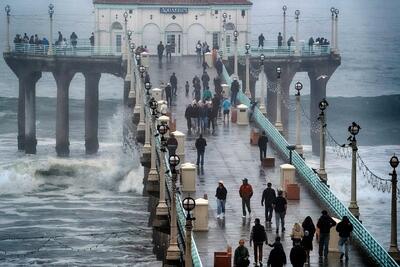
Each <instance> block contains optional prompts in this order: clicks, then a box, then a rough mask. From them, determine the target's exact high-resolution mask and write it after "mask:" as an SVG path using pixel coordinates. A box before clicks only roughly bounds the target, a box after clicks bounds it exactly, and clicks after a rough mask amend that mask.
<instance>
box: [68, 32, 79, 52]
mask: <svg viewBox="0 0 400 267" xmlns="http://www.w3.org/2000/svg"><path fill="white" fill-rule="evenodd" d="M69 39H70V42H71V45H72V47H73V48H74V49H75V48H76V45H77V44H78V35H76V33H75V32H72V33H71V36H70V37H69Z"/></svg>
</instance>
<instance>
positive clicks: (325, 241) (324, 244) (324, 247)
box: [318, 233, 329, 257]
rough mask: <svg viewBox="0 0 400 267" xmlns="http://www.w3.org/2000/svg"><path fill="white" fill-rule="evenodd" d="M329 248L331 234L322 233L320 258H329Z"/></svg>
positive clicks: (320, 236)
mask: <svg viewBox="0 0 400 267" xmlns="http://www.w3.org/2000/svg"><path fill="white" fill-rule="evenodd" d="M328 248H329V233H320V234H319V249H318V254H319V256H322V255H324V256H325V257H326V256H328Z"/></svg>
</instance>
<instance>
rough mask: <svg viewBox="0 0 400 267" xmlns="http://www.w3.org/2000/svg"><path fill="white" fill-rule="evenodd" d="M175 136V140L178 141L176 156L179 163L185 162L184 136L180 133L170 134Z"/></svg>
mask: <svg viewBox="0 0 400 267" xmlns="http://www.w3.org/2000/svg"><path fill="white" fill-rule="evenodd" d="M172 134H173V135H174V136H175V138H176V140H177V141H178V148H177V149H176V154H177V155H178V156H179V158H180V159H181V162H185V161H184V160H185V159H184V157H185V134H184V133H182V132H180V131H175V132H172Z"/></svg>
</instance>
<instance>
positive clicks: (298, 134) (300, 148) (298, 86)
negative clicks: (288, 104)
mask: <svg viewBox="0 0 400 267" xmlns="http://www.w3.org/2000/svg"><path fill="white" fill-rule="evenodd" d="M294 89H296V91H297V93H296V151H297V153H299V155H300V156H301V157H303V146H302V145H301V129H300V127H301V124H300V91H301V89H303V84H302V83H301V82H297V83H296V84H295V85H294Z"/></svg>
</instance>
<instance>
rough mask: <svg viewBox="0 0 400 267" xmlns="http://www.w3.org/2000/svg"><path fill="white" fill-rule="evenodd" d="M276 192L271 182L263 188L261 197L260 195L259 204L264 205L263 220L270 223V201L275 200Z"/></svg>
mask: <svg viewBox="0 0 400 267" xmlns="http://www.w3.org/2000/svg"><path fill="white" fill-rule="evenodd" d="M275 198H276V194H275V190H274V189H272V184H271V183H268V184H267V188H265V189H264V191H263V194H262V197H261V206H264V205H265V221H266V222H267V223H269V224H271V219H272V213H273V210H274V209H273V208H272V203H274V202H275Z"/></svg>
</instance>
